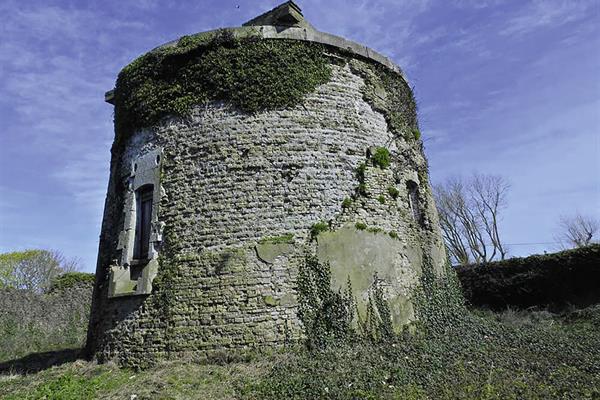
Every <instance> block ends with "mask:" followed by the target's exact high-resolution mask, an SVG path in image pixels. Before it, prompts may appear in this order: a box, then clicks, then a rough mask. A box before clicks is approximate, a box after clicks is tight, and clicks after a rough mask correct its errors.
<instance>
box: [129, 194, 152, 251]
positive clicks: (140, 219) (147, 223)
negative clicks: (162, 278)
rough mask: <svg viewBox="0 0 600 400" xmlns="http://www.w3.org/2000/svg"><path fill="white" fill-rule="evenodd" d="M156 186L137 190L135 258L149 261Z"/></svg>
mask: <svg viewBox="0 0 600 400" xmlns="http://www.w3.org/2000/svg"><path fill="white" fill-rule="evenodd" d="M153 193H154V185H145V186H142V187H141V188H139V189H138V190H136V192H135V197H136V199H135V200H136V221H135V242H134V245H133V258H134V259H137V260H146V259H148V258H149V257H148V251H149V250H150V228H151V223H152V196H153Z"/></svg>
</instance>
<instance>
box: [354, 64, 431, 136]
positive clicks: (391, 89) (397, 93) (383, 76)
mask: <svg viewBox="0 0 600 400" xmlns="http://www.w3.org/2000/svg"><path fill="white" fill-rule="evenodd" d="M350 67H351V68H352V70H353V71H354V72H355V73H357V74H358V75H360V76H361V77H362V78H363V79H364V80H365V86H364V88H363V97H364V99H365V101H366V102H367V103H369V104H370V105H371V107H373V109H374V110H375V111H379V112H381V113H382V114H383V115H384V117H385V120H386V122H387V124H388V128H389V130H390V131H391V132H392V133H394V134H396V135H398V136H402V137H403V138H404V139H405V140H406V141H414V140H418V139H419V138H420V137H421V134H420V132H419V124H418V121H417V103H416V101H415V98H414V95H413V91H412V90H411V88H410V87H409V86H408V84H407V83H406V81H405V80H404V79H402V78H401V77H400V76H399V75H398V74H397V73H396V72H394V71H391V70H390V69H388V68H385V67H384V66H382V65H376V64H367V63H364V62H359V61H356V60H352V61H351V62H350ZM417 132H418V133H417Z"/></svg>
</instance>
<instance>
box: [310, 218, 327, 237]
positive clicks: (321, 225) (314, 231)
mask: <svg viewBox="0 0 600 400" xmlns="http://www.w3.org/2000/svg"><path fill="white" fill-rule="evenodd" d="M328 230H329V224H328V223H327V222H324V221H321V222H317V223H315V224H313V226H311V227H310V237H311V238H312V239H315V238H316V237H317V236H318V235H319V233H321V232H326V231H328Z"/></svg>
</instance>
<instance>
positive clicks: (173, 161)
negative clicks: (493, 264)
mask: <svg viewBox="0 0 600 400" xmlns="http://www.w3.org/2000/svg"><path fill="white" fill-rule="evenodd" d="M106 100H107V101H108V102H109V103H111V104H113V105H114V106H115V141H114V144H113V147H112V160H111V169H110V181H109V185H108V192H107V197H106V203H105V209H104V218H103V223H102V233H101V236H100V247H99V254H98V264H97V270H96V285H95V289H94V295H93V305H92V315H91V319H90V327H89V334H88V342H87V350H88V352H89V353H90V354H92V355H96V356H97V357H98V359H100V360H107V359H117V360H118V361H119V362H120V363H121V364H125V365H130V366H143V365H147V364H150V363H152V362H154V361H156V360H159V359H164V358H169V357H179V356H183V355H190V354H191V355H203V354H206V353H209V352H211V351H216V350H222V349H236V348H248V347H257V346H273V345H280V344H283V343H285V342H287V341H294V340H298V339H300V338H302V337H303V336H304V335H305V334H306V321H304V320H303V319H302V318H301V317H302V316H303V315H304V316H306V314H307V313H306V312H304V313H303V312H302V307H303V306H302V304H303V303H302V296H304V297H307V296H310V295H311V293H306V292H302V290H303V289H302V288H304V290H306V282H307V279H306V276H304V278H302V274H303V273H304V274H306V273H307V272H306V268H307V265H309V264H310V265H314V264H315V263H317V264H319V265H321V266H323V268H324V269H325V270H326V271H327V274H329V276H328V279H329V280H330V282H329V285H330V288H329V290H331V291H332V292H333V293H345V294H346V295H348V297H349V298H352V301H353V302H355V304H356V307H355V308H356V309H357V310H358V312H357V314H358V316H356V317H355V318H359V319H360V318H361V315H362V318H367V317H366V316H365V315H366V314H368V313H369V310H370V309H371V308H372V306H369V304H372V302H371V299H372V297H373V293H374V290H375V288H379V289H380V290H378V293H382V294H383V297H384V299H385V301H386V303H387V304H388V306H389V313H387V314H386V315H383V314H382V313H381V312H379V314H378V315H380V317H381V318H384V317H385V316H388V315H389V319H390V320H391V326H393V328H394V329H395V330H396V331H400V330H402V329H405V328H406V327H407V326H411V324H412V323H413V322H414V321H416V320H417V319H418V318H419V311H418V306H417V305H416V302H415V293H417V292H418V291H419V290H420V288H421V287H422V282H423V276H425V275H427V276H430V277H434V278H435V277H441V276H443V275H444V274H445V272H444V271H445V264H446V255H445V250H444V244H443V239H442V237H441V234H440V230H439V226H438V220H437V212H436V209H435V206H434V202H433V199H432V195H431V188H430V186H429V183H428V174H427V161H426V159H425V157H424V155H423V146H422V142H421V140H420V134H419V130H418V124H417V117H416V109H415V108H416V107H415V101H414V98H413V95H412V92H411V89H410V87H409V86H408V84H407V82H406V79H405V77H404V75H403V73H402V71H401V70H400V69H399V68H398V67H397V66H396V65H394V64H393V63H392V62H390V60H389V59H387V58H386V57H384V56H382V55H380V54H378V53H377V52H375V51H373V50H371V49H369V48H367V47H365V46H362V45H359V44H357V43H354V42H350V41H348V40H345V39H343V38H340V37H337V36H333V35H330V34H326V33H322V32H318V31H316V30H315V29H314V28H313V27H312V26H311V25H310V24H309V23H308V22H306V21H305V20H304V18H303V16H302V14H301V11H300V9H299V8H298V6H297V5H296V4H294V3H293V2H286V3H284V4H282V5H280V6H279V7H276V8H275V9H273V10H271V11H269V12H267V13H265V14H263V15H261V16H259V17H257V18H255V19H253V20H251V21H249V22H247V23H246V24H244V26H242V27H240V28H228V29H222V30H217V31H212V32H206V33H202V34H198V35H193V36H186V37H183V38H180V39H179V40H177V41H174V42H170V43H167V44H165V45H163V46H160V47H158V48H156V49H154V50H152V51H151V52H149V53H147V54H145V55H143V56H142V57H140V58H138V59H137V60H135V61H134V62H133V63H131V64H130V65H128V66H127V67H125V68H124V69H123V71H121V73H120V74H119V78H118V80H117V85H116V87H115V89H114V90H112V91H110V92H108V93H107V95H106ZM303 271H304V272H303ZM326 276H327V275H326ZM300 281H302V282H303V283H304V284H303V285H300V284H299V282H300ZM309 303H310V301H309ZM313 303H314V302H313ZM305 305H306V304H305ZM353 308H354V307H353ZM371 317H372V316H371Z"/></svg>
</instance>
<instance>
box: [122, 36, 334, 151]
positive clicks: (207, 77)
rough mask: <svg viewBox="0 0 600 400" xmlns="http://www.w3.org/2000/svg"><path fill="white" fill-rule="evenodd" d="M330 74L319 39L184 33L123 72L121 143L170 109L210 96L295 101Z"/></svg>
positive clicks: (260, 103)
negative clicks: (173, 44) (170, 44)
mask: <svg viewBox="0 0 600 400" xmlns="http://www.w3.org/2000/svg"><path fill="white" fill-rule="evenodd" d="M330 76H331V68H330V66H329V63H328V61H327V59H326V57H325V56H324V55H323V48H322V46H320V45H316V44H306V43H304V42H300V41H285V40H260V39H257V38H255V37H247V38H235V37H234V36H233V34H232V33H231V32H230V31H227V30H223V31H221V32H220V33H219V34H216V35H213V36H206V35H196V36H185V37H183V38H181V39H180V40H179V42H178V43H177V45H175V46H171V47H162V48H159V49H156V50H154V51H151V52H149V53H147V54H145V55H143V56H141V57H140V58H138V59H136V60H135V61H133V62H132V63H131V64H129V65H128V66H127V67H125V68H124V69H123V70H122V71H121V73H120V74H119V77H118V79H117V85H116V88H115V126H116V132H117V143H118V142H119V141H121V140H123V139H124V138H126V137H127V136H128V135H130V134H131V132H132V131H133V130H135V129H139V128H144V127H150V126H152V125H154V124H156V123H158V122H159V121H160V119H161V118H163V117H165V116H169V115H174V116H183V117H185V116H187V115H188V114H189V112H190V111H191V108H192V107H193V106H195V105H200V104H204V103H206V102H207V101H209V100H221V101H227V102H230V103H231V104H233V105H234V106H236V107H238V108H239V109H240V110H242V111H244V112H249V113H252V112H256V111H260V110H268V109H279V108H285V107H291V106H294V105H296V104H298V103H299V102H300V101H301V100H302V98H303V97H304V96H305V95H306V94H307V93H310V92H312V91H314V90H315V88H316V87H317V86H319V85H321V84H323V83H326V82H327V81H328V80H329V78H330Z"/></svg>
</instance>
